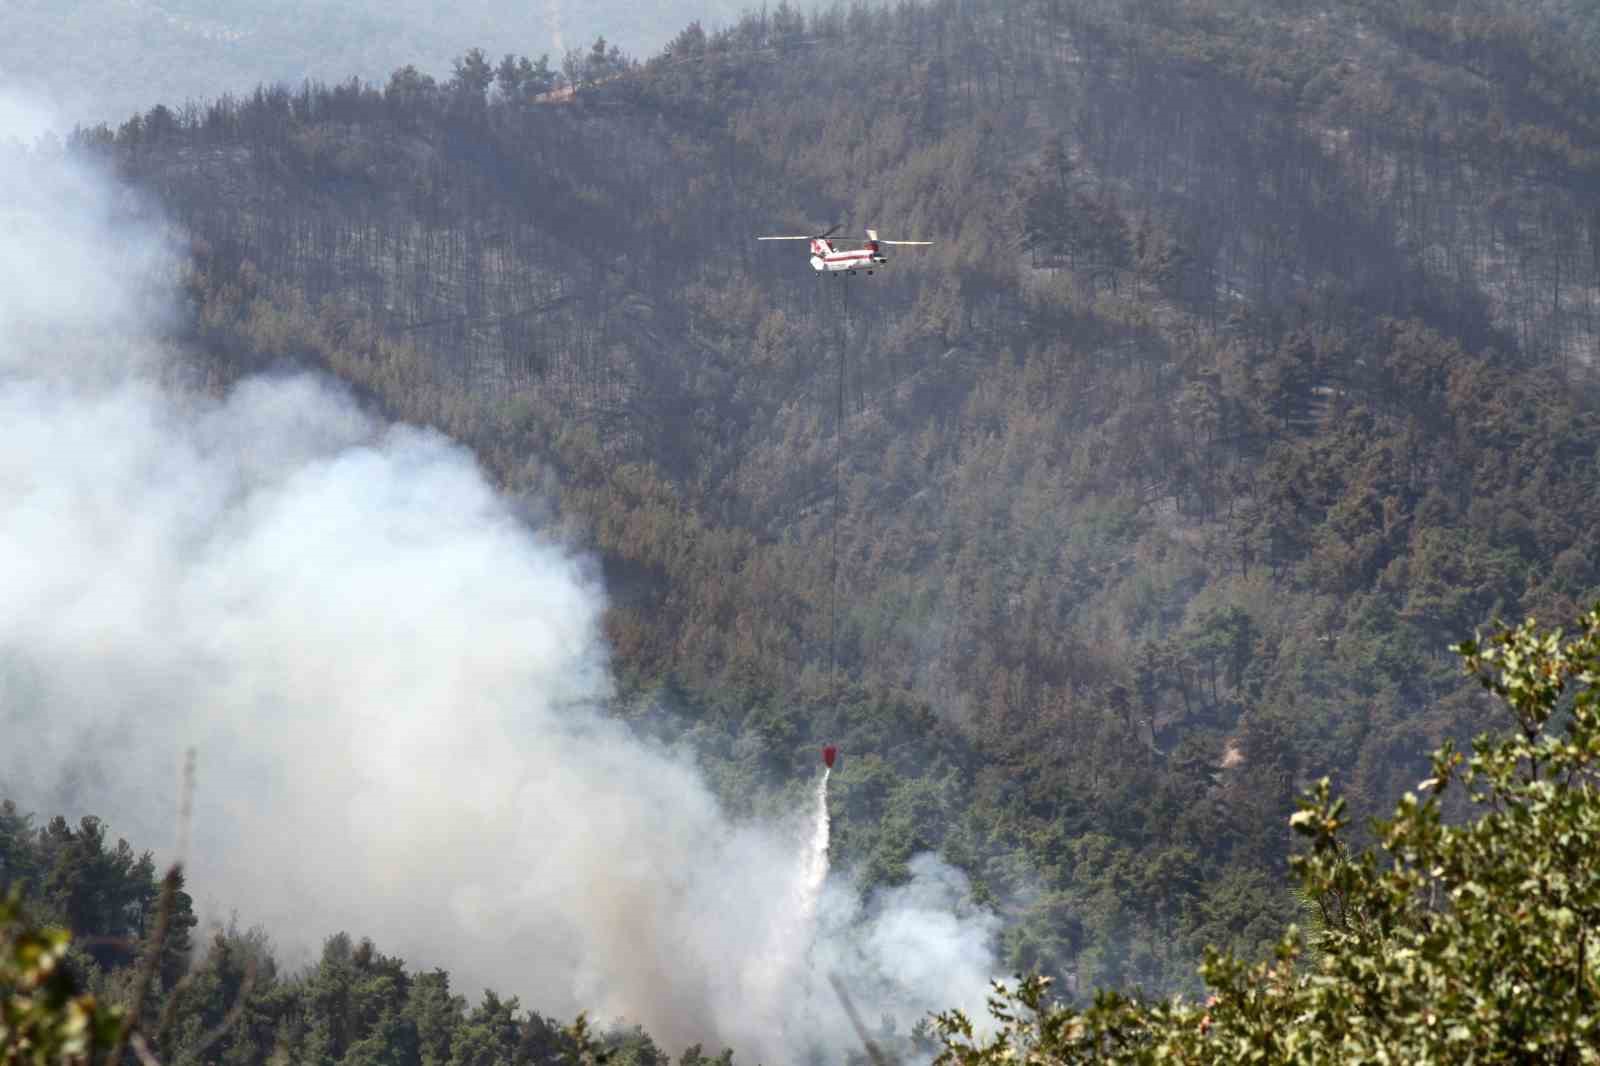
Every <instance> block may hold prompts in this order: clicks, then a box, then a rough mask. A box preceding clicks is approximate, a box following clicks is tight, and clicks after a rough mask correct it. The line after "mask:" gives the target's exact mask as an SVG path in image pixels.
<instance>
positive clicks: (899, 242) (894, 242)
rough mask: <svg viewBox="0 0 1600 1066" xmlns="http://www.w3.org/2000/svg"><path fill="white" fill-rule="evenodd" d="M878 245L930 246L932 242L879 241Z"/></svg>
mask: <svg viewBox="0 0 1600 1066" xmlns="http://www.w3.org/2000/svg"><path fill="white" fill-rule="evenodd" d="M878 243H879V244H932V243H933V242H932V241H879V242H878Z"/></svg>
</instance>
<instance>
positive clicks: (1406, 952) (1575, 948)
mask: <svg viewBox="0 0 1600 1066" xmlns="http://www.w3.org/2000/svg"><path fill="white" fill-rule="evenodd" d="M1457 651H1458V652H1459V653H1460V654H1461V655H1462V656H1463V658H1464V659H1465V661H1466V664H1467V667H1468V669H1469V670H1470V671H1471V672H1472V673H1473V674H1474V675H1476V677H1477V678H1478V680H1479V681H1480V682H1481V683H1482V684H1483V686H1484V687H1485V688H1487V689H1488V690H1489V691H1490V692H1492V693H1494V694H1495V695H1496V696H1497V697H1499V698H1500V700H1502V701H1503V702H1504V703H1505V705H1506V706H1507V708H1508V709H1509V710H1510V711H1511V713H1512V715H1513V716H1514V718H1515V722H1516V729H1515V731H1514V732H1512V733H1510V734H1509V735H1506V736H1502V737H1498V738H1491V737H1487V736H1486V737H1480V738H1479V739H1478V740H1476V741H1475V742H1474V743H1473V746H1472V754H1471V755H1470V756H1464V755H1463V754H1461V753H1460V752H1458V751H1456V750H1455V748H1454V747H1453V745H1451V744H1445V745H1444V746H1443V747H1441V748H1440V750H1439V751H1438V752H1437V753H1436V754H1435V755H1434V759H1433V774H1432V776H1431V777H1429V778H1428V779H1427V780H1425V781H1423V782H1421V784H1420V785H1418V791H1419V792H1420V793H1422V796H1421V797H1419V796H1418V795H1416V794H1414V793H1409V792H1408V793H1407V794H1406V795H1405V797H1404V798H1403V799H1402V800H1401V802H1400V804H1399V806H1398V808H1397V809H1396V811H1395V813H1394V816H1393V818H1392V819H1390V820H1388V821H1386V822H1382V823H1380V824H1379V826H1378V827H1377V833H1378V839H1379V842H1380V843H1379V850H1378V851H1377V852H1374V851H1370V850H1369V851H1365V852H1363V853H1361V854H1359V855H1354V856H1352V855H1350V854H1349V853H1348V852H1347V850H1346V848H1345V846H1344V845H1343V843H1342V841H1341V831H1342V830H1343V829H1344V827H1345V825H1346V817H1345V804H1344V801H1343V800H1335V799H1332V798H1331V795H1330V789H1329V786H1328V783H1327V781H1326V780H1324V781H1322V782H1321V783H1320V784H1319V785H1318V786H1317V787H1316V788H1315V789H1314V790H1313V791H1312V792H1311V794H1310V795H1309V796H1308V797H1307V798H1306V800H1305V801H1304V803H1303V805H1302V807H1301V809H1300V811H1299V812H1298V813H1296V814H1295V815H1294V816H1293V817H1292V818H1291V819H1290V822H1291V824H1292V825H1293V826H1294V828H1295V830H1296V831H1297V832H1299V833H1300V834H1302V835H1303V836H1304V837H1305V838H1306V839H1307V841H1308V843H1309V848H1308V850H1307V851H1306V852H1305V853H1304V854H1301V855H1298V856H1296V857H1295V858H1294V859H1293V860H1292V862H1293V865H1294V868H1295V870H1296V872H1297V874H1298V875H1299V877H1300V880H1301V882H1302V884H1303V885H1304V888H1305V890H1306V892H1307V893H1308V895H1309V896H1310V898H1311V899H1312V900H1313V901H1314V902H1315V904H1316V907H1315V920H1314V921H1313V923H1312V930H1311V932H1310V933H1309V934H1307V935H1306V936H1305V937H1303V938H1302V937H1301V936H1300V935H1299V934H1298V933H1297V932H1295V931H1294V930H1291V932H1290V934H1289V935H1288V936H1286V937H1285V938H1284V940H1283V941H1282V943H1281V944H1280V945H1279V948H1278V952H1277V957H1276V959H1275V960H1273V961H1271V962H1268V963H1264V964H1261V965H1257V966H1249V965H1247V964H1245V963H1243V962H1241V961H1239V960H1238V959H1237V958H1234V957H1232V956H1230V955H1222V954H1218V953H1215V952H1213V953H1211V954H1210V955H1209V956H1208V958H1207V960H1206V962H1205V964H1204V966H1203V967H1202V968H1201V972H1202V975H1203V976H1204V978H1205V980H1206V983H1207V985H1208V986H1209V988H1210V990H1211V997H1210V999H1209V1000H1208V1001H1207V1002H1206V1004H1205V1005H1195V1004H1185V1003H1183V1002H1182V1001H1176V1000H1175V1001H1172V1002H1166V1003H1157V1004H1143V1003H1139V1002H1137V1001H1134V1000H1130V999H1128V998H1125V997H1123V996H1120V995H1117V994H1115V993H1109V992H1108V993H1102V994H1101V995H1099V996H1098V997H1096V999H1095V1001H1094V1003H1093V1005H1092V1006H1090V1007H1088V1008H1086V1009H1082V1010H1077V1009H1072V1008H1068V1007H1064V1006H1061V1005H1058V1004H1055V1003H1052V1002H1050V1001H1049V999H1048V988H1049V982H1048V981H1045V980H1042V979H1040V978H1031V979H1027V980H1024V981H1023V982H1022V983H1021V984H1020V985H1019V986H1018V987H1016V988H1015V989H1008V988H1005V987H1004V986H997V988H996V995H995V997H994V998H993V1000H992V1001H991V1006H992V1010H993V1012H994V1015H995V1018H996V1019H997V1020H998V1021H999V1022H1000V1023H1001V1028H1000V1032H999V1033H998V1035H995V1036H993V1037H992V1038H990V1039H987V1040H979V1039H977V1038H975V1036H974V1030H973V1026H972V1023H971V1021H970V1020H969V1019H967V1018H965V1017H963V1016H962V1015H961V1014H960V1013H959V1012H951V1013H949V1014H946V1015H943V1016H941V1018H940V1019H939V1026H940V1032H941V1036H942V1038H943V1040H944V1045H945V1050H944V1052H943V1054H942V1055H941V1056H940V1060H939V1061H940V1062H941V1063H942V1064H948V1066H954V1064H960V1066H988V1064H991V1063H993V1064H998V1063H1000V1062H1003V1061H1010V1060H1012V1059H1014V1058H1017V1057H1024V1058H1026V1059H1027V1061H1029V1062H1037V1063H1049V1062H1130V1063H1131V1062H1218V1063H1221V1062H1230V1063H1231V1062H1252V1061H1265V1062H1282V1063H1308V1064H1309V1063H1335V1062H1338V1063H1348V1062H1406V1063H1428V1062H1435V1063H1442V1062H1511V1061H1518V1062H1561V1063H1569V1062H1570V1063H1578V1062H1585V1063H1589V1062H1597V1061H1600V1031H1597V1030H1600V1011H1597V1009H1596V1008H1597V1001H1600V997H1597V985H1600V958H1597V954H1596V948H1597V947H1600V943H1597V936H1596V928H1597V921H1600V848H1597V847H1596V845H1597V843H1600V794H1597V792H1596V785H1597V784H1600V781H1597V775H1596V770H1597V762H1600V694H1597V689H1596V687H1595V686H1596V682H1597V680H1600V608H1597V609H1596V610H1594V611H1591V612H1590V613H1589V614H1588V615H1586V616H1585V617H1584V618H1583V620H1582V628H1581V632H1580V633H1579V634H1578V635H1577V636H1576V637H1574V638H1572V639H1564V638H1563V636H1562V634H1561V632H1560V631H1559V630H1557V631H1546V630H1541V629H1539V628H1537V627H1536V626H1534V625H1533V624H1532V623H1527V624H1524V625H1523V626H1521V627H1519V628H1516V629H1511V630H1506V631H1502V632H1500V633H1498V634H1496V635H1495V636H1494V637H1492V638H1491V639H1489V640H1487V641H1484V642H1481V643H1480V642H1478V641H1469V642H1467V643H1465V644H1462V645H1460V646H1459V647H1458V648H1457ZM1458 792H1459V793H1460V794H1464V799H1465V801H1466V803H1467V804H1470V806H1471V808H1472V809H1474V810H1475V811H1476V814H1475V816H1474V817H1472V818H1470V819H1468V820H1465V821H1464V822H1462V823H1461V824H1446V823H1445V821H1444V818H1443V814H1444V809H1445V806H1446V804H1447V802H1448V801H1449V800H1451V799H1456V798H1457V793H1458Z"/></svg>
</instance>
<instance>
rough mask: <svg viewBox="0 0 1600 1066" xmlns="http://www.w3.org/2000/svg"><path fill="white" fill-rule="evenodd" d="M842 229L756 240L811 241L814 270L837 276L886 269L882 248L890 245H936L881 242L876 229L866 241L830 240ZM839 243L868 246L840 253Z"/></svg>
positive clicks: (916, 242) (868, 234) (844, 238)
mask: <svg viewBox="0 0 1600 1066" xmlns="http://www.w3.org/2000/svg"><path fill="white" fill-rule="evenodd" d="M840 225H843V223H841V224H840ZM838 228H839V227H838V226H834V227H833V228H832V229H829V230H825V231H823V232H822V233H813V234H810V235H808V236H802V237H757V238H756V240H758V241H810V242H811V269H812V270H815V271H818V272H827V273H833V272H836V271H840V270H842V271H844V272H845V273H847V274H854V273H855V272H856V271H857V270H865V271H866V272H867V273H868V274H871V273H872V271H873V268H874V267H880V266H883V265H884V264H885V263H887V262H888V261H889V258H888V256H886V255H884V254H883V249H882V245H886V244H922V245H927V244H932V243H933V242H932V241H885V240H879V239H878V231H877V230H875V229H869V230H867V239H866V240H865V241H862V240H858V239H856V238H853V237H839V238H834V239H830V238H832V237H833V231H834V230H836V229H838ZM835 242H837V243H840V244H861V245H864V246H865V247H862V248H859V249H856V250H854V251H840V250H838V249H836V248H834V244H835Z"/></svg>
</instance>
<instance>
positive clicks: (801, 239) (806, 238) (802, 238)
mask: <svg viewBox="0 0 1600 1066" xmlns="http://www.w3.org/2000/svg"><path fill="white" fill-rule="evenodd" d="M815 239H816V238H815V237H810V236H802V237H757V238H756V240H758V241H810V240H815Z"/></svg>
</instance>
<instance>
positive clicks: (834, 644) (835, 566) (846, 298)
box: [828, 282, 850, 701]
mask: <svg viewBox="0 0 1600 1066" xmlns="http://www.w3.org/2000/svg"><path fill="white" fill-rule="evenodd" d="M839 294H840V299H841V300H842V301H843V306H844V309H845V315H844V317H845V318H848V317H849V308H850V284H849V282H846V283H845V284H843V285H841V286H840V287H839ZM840 329H841V331H842V333H843V334H844V335H843V336H842V337H841V338H840V341H839V403H838V410H837V412H836V413H835V415H834V423H833V544H832V547H831V549H830V552H829V567H828V687H829V693H830V695H832V697H833V698H834V700H835V701H837V700H838V698H839V636H838V634H839V485H840V482H841V481H842V478H841V476H840V468H841V466H842V465H843V459H844V354H845V346H846V341H847V340H848V339H849V330H848V323H843V324H841V327H840Z"/></svg>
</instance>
